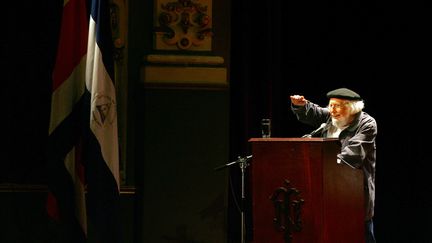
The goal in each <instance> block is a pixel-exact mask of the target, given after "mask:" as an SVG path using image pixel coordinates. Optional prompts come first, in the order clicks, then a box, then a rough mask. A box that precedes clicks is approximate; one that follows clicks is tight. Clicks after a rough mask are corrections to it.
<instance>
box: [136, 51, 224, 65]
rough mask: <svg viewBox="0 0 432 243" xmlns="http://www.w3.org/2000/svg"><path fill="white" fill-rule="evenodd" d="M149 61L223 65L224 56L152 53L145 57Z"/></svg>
mask: <svg viewBox="0 0 432 243" xmlns="http://www.w3.org/2000/svg"><path fill="white" fill-rule="evenodd" d="M144 61H146V62H148V63H160V64H162V63H163V64H185V65H189V64H194V65H222V64H223V63H224V59H223V57H219V56H195V55H194V56H186V55H157V54H151V55H147V56H145V57H144Z"/></svg>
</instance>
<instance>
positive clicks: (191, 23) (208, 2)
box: [154, 0, 213, 51]
mask: <svg viewBox="0 0 432 243" xmlns="http://www.w3.org/2000/svg"><path fill="white" fill-rule="evenodd" d="M155 6H156V10H155V17H154V24H155V40H154V42H155V48H156V49H157V50H191V51H211V45H212V35H213V30H212V0H155Z"/></svg>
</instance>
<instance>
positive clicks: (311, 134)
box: [302, 123, 327, 138]
mask: <svg viewBox="0 0 432 243" xmlns="http://www.w3.org/2000/svg"><path fill="white" fill-rule="evenodd" d="M326 125H327V124H326V123H322V124H321V126H320V127H318V128H317V129H315V130H313V131H312V132H311V133H309V134H305V135H303V136H302V138H311V137H312V136H313V135H315V134H317V133H319V132H321V131H322V130H323V129H324V127H326Z"/></svg>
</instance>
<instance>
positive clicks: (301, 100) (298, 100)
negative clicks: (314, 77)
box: [290, 95, 307, 106]
mask: <svg viewBox="0 0 432 243" xmlns="http://www.w3.org/2000/svg"><path fill="white" fill-rule="evenodd" d="M290 99H291V103H292V104H293V105H295V106H304V105H306V102H307V100H306V99H305V97H304V96H303V95H291V96H290Z"/></svg>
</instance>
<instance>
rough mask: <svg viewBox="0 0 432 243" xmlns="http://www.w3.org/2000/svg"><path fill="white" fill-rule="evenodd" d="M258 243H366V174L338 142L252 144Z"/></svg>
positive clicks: (268, 141) (287, 140)
mask: <svg viewBox="0 0 432 243" xmlns="http://www.w3.org/2000/svg"><path fill="white" fill-rule="evenodd" d="M250 142H251V143H252V155H253V157H252V161H251V170H250V171H251V193H252V216H253V229H252V230H253V242H254V243H279V242H280V243H311V242H313V243H338V242H340V243H346V242H353V243H356V242H359V243H361V242H364V203H363V202H364V200H363V196H364V195H363V186H362V185H363V179H362V178H363V175H362V172H361V170H358V169H352V168H351V167H349V166H347V165H344V164H337V163H336V154H337V151H339V150H340V147H339V144H338V141H337V140H334V139H322V138H307V139H303V138H270V139H267V138H266V139H260V138H256V139H251V140H250Z"/></svg>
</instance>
